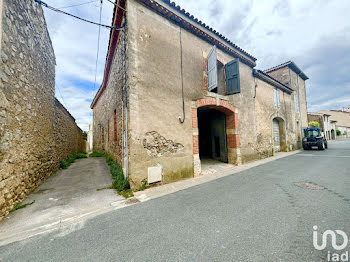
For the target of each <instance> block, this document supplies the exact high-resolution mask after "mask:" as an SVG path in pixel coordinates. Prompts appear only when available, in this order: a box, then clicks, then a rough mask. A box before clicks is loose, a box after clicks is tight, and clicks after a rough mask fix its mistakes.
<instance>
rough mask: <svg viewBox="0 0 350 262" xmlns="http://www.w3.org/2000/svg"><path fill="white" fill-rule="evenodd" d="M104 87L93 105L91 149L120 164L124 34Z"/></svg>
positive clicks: (120, 38)
mask: <svg viewBox="0 0 350 262" xmlns="http://www.w3.org/2000/svg"><path fill="white" fill-rule="evenodd" d="M119 36H120V37H119V40H118V44H117V51H116V53H115V55H114V58H113V63H112V68H111V72H110V78H109V81H108V83H107V86H106V89H105V90H104V92H103V93H102V95H101V96H100V98H99V99H98V100H97V102H96V104H95V105H94V107H93V150H94V151H104V152H107V153H109V154H110V155H111V156H112V157H113V158H114V159H116V160H117V161H118V163H119V164H120V165H122V115H123V112H122V101H121V96H122V91H121V81H122V74H121V72H122V68H121V65H122V63H121V57H122V56H121V51H122V48H123V45H122V44H123V41H124V35H123V33H121V34H120V35H119Z"/></svg>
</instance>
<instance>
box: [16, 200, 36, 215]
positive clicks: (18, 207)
mask: <svg viewBox="0 0 350 262" xmlns="http://www.w3.org/2000/svg"><path fill="white" fill-rule="evenodd" d="M34 203H35V200H33V201H32V202H30V203H27V204H23V205H20V204H17V205H15V206H14V207H13V208H12V210H11V212H13V211H16V210H18V209H21V208H25V207H27V206H30V205H32V204H34Z"/></svg>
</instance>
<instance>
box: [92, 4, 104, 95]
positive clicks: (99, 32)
mask: <svg viewBox="0 0 350 262" xmlns="http://www.w3.org/2000/svg"><path fill="white" fill-rule="evenodd" d="M102 4H103V0H101V4H100V20H99V21H100V24H101V19H102ZM100 36H101V26H99V27H98V37H97V54H96V65H95V82H94V91H95V90H96V80H97V69H98V55H99V52H100Z"/></svg>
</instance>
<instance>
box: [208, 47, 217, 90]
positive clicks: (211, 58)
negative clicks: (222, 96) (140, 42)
mask: <svg viewBox="0 0 350 262" xmlns="http://www.w3.org/2000/svg"><path fill="white" fill-rule="evenodd" d="M207 66H208V91H212V90H213V89H215V88H216V87H217V85H218V68H217V62H216V46H213V48H212V49H211V50H210V52H209V55H208V59H207Z"/></svg>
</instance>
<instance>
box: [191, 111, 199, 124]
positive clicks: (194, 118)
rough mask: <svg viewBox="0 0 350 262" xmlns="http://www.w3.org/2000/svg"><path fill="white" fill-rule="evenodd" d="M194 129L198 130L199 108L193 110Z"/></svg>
mask: <svg viewBox="0 0 350 262" xmlns="http://www.w3.org/2000/svg"><path fill="white" fill-rule="evenodd" d="M192 128H198V118H197V108H192Z"/></svg>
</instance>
